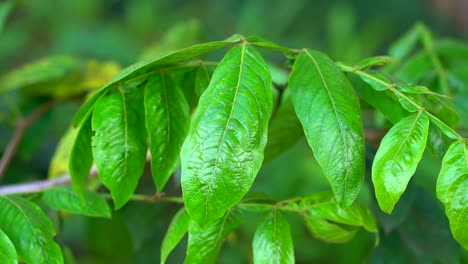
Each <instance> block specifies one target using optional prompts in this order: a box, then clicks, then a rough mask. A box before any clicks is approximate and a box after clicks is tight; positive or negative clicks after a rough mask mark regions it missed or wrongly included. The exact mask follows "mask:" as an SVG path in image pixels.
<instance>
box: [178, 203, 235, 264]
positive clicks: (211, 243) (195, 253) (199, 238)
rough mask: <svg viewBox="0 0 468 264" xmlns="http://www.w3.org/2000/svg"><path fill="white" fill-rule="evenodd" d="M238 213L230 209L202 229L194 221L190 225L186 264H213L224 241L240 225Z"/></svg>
mask: <svg viewBox="0 0 468 264" xmlns="http://www.w3.org/2000/svg"><path fill="white" fill-rule="evenodd" d="M242 221H243V218H242V215H241V214H240V212H239V211H237V210H235V209H230V210H228V211H227V213H226V215H225V216H224V217H222V218H220V219H218V220H216V221H215V222H213V223H212V224H211V225H209V226H207V227H206V228H204V229H202V228H200V227H199V226H198V224H197V223H196V222H194V221H192V222H191V223H190V227H189V235H188V245H187V256H186V258H185V263H186V264H191V263H205V264H210V263H215V262H216V258H217V256H218V254H219V251H220V250H221V246H222V244H223V241H224V239H225V238H226V237H227V236H228V235H229V234H230V233H231V232H232V231H234V230H235V229H237V227H239V226H240V224H241V223H242Z"/></svg>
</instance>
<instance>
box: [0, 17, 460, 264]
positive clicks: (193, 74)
mask: <svg viewBox="0 0 468 264" xmlns="http://www.w3.org/2000/svg"><path fill="white" fill-rule="evenodd" d="M336 12H338V13H339V12H342V11H340V10H338V11H336ZM337 27H338V26H337ZM168 39H170V38H168ZM168 42H169V43H170V41H168ZM418 43H419V45H418ZM168 45H170V44H168ZM166 49H167V48H162V51H158V50H152V51H150V52H148V54H146V55H145V56H144V59H143V60H142V61H141V62H137V63H135V64H133V65H130V66H128V67H127V68H125V69H123V70H122V71H119V72H118V70H119V67H118V66H117V65H115V64H113V63H109V62H101V61H84V60H80V59H77V58H73V57H52V58H48V59H44V60H40V61H38V62H35V63H32V64H29V65H26V66H24V67H21V68H19V69H15V70H13V71H11V72H10V73H7V74H6V75H5V76H3V77H2V79H1V83H0V92H1V93H2V94H14V93H17V92H19V94H20V97H24V98H28V97H29V98H31V97H32V98H36V97H37V98H42V100H45V101H46V100H61V101H72V100H75V98H82V97H86V102H84V104H83V105H82V106H81V108H80V109H79V111H78V112H77V113H76V115H75V117H74V119H73V122H72V123H73V124H72V127H70V128H69V130H68V132H67V133H66V134H65V136H64V137H63V141H62V143H61V144H60V147H59V148H57V152H56V154H55V158H54V162H52V163H51V167H50V171H51V178H53V177H56V176H58V175H60V174H61V173H69V174H70V176H71V182H72V185H73V188H69V187H65V186H59V187H55V186H54V188H46V190H43V189H41V190H33V191H32V192H36V193H35V194H29V193H27V192H25V193H23V192H20V193H19V194H20V195H18V194H16V195H1V196H0V197H1V199H0V203H1V206H0V211H2V212H3V213H1V214H0V248H1V250H0V257H3V259H2V261H3V260H4V261H5V262H6V261H7V260H8V261H13V262H15V261H16V259H15V257H16V256H17V255H18V256H19V259H20V260H22V261H24V262H26V263H36V262H41V263H63V262H64V261H65V260H64V259H68V258H71V257H70V254H69V253H67V252H69V251H68V250H67V249H66V248H65V247H64V245H65V243H64V244H63V245H62V244H61V243H58V241H57V242H56V241H54V239H53V237H54V236H55V235H56V231H55V230H56V228H55V227H54V224H57V223H55V222H52V221H51V219H49V218H48V217H47V215H46V214H45V211H47V212H57V211H58V212H61V214H60V216H58V218H62V217H64V218H66V217H67V216H68V215H69V214H80V215H84V216H87V217H102V218H110V217H112V220H107V219H94V218H93V219H88V218H83V219H86V220H84V221H88V224H89V225H90V226H91V227H90V230H94V231H95V232H102V236H100V237H101V239H104V238H102V237H105V239H109V240H111V243H119V242H120V241H126V243H128V244H119V245H117V244H112V245H111V246H110V248H107V247H106V246H105V245H104V244H105V243H107V242H103V241H94V242H93V244H92V248H91V249H90V250H91V251H92V250H94V251H96V252H97V253H96V255H102V256H107V257H110V258H112V257H114V258H116V259H120V260H121V261H122V260H123V261H124V262H125V261H127V260H128V261H130V259H131V257H132V256H131V255H132V253H131V251H132V248H133V247H136V248H142V247H144V245H141V244H140V245H132V240H131V238H135V237H138V238H142V239H140V240H139V241H144V240H145V239H148V238H147V236H149V235H154V234H148V232H147V230H146V229H144V228H145V225H141V226H140V225H139V223H141V222H144V221H154V219H156V218H158V217H160V216H167V215H168V213H167V212H172V211H174V210H172V211H171V208H170V207H167V208H163V209H159V210H165V213H164V214H162V213H161V212H158V211H157V210H152V213H151V214H147V215H146V216H141V217H140V215H136V214H134V213H132V210H133V209H132V208H133V207H131V206H128V204H132V203H133V202H150V203H153V202H169V203H174V204H176V205H178V207H176V208H177V213H175V212H174V218H173V219H172V222H171V223H170V225H169V227H168V228H167V232H165V236H164V238H162V237H161V238H162V245H161V256H160V259H161V262H162V263H164V262H170V259H171V257H174V256H171V252H172V251H176V250H177V249H180V246H178V244H179V243H180V242H181V241H184V240H183V237H184V236H185V235H186V234H188V240H187V242H186V257H185V262H186V263H215V262H216V261H217V259H218V257H220V258H222V257H223V256H222V253H220V252H222V249H223V243H224V241H228V242H229V241H233V240H234V241H235V240H236V239H240V238H238V237H237V236H239V237H240V236H242V235H245V234H243V233H244V232H245V229H242V228H244V226H248V225H249V223H250V222H251V221H250V219H257V220H258V221H254V222H255V226H254V228H255V231H254V232H251V233H250V234H251V235H252V236H253V237H248V238H249V239H251V241H252V245H251V247H248V249H247V251H248V252H249V253H248V254H249V256H251V258H252V261H254V262H255V263H294V261H295V259H297V258H296V257H295V255H296V254H295V249H294V247H295V246H297V245H298V244H301V243H307V242H305V241H299V242H298V241H297V240H296V238H297V237H298V235H297V234H295V233H294V230H295V229H293V228H291V226H294V225H296V224H297V223H298V221H297V218H299V219H300V221H301V222H302V223H301V226H303V228H304V229H307V230H308V233H309V236H311V237H313V238H315V239H317V240H320V241H322V242H326V243H353V241H352V240H353V238H355V237H356V236H357V237H358V238H356V239H359V237H360V238H361V239H362V237H364V239H365V240H366V241H367V240H369V241H371V240H373V241H374V243H373V244H375V246H376V247H377V248H376V249H375V251H374V254H375V255H372V256H371V258H373V259H374V260H376V259H377V260H378V259H379V258H384V259H385V258H386V254H388V253H385V252H384V253H381V254H379V255H377V253H375V252H379V251H385V250H388V248H391V247H390V246H388V245H389V244H392V243H397V242H398V240H399V239H401V240H404V233H402V231H397V232H393V231H394V230H399V228H402V229H403V228H407V229H409V228H414V229H417V226H416V227H415V226H412V225H411V224H410V223H407V224H405V223H406V222H407V221H409V220H408V219H409V216H408V215H410V214H411V210H410V207H411V206H413V204H415V205H414V207H415V208H420V207H422V205H421V204H423V205H430V204H434V201H431V199H430V198H427V201H429V202H427V203H425V201H414V199H415V198H414V193H415V192H418V191H415V189H416V187H412V184H413V183H412V177H413V176H414V175H415V173H416V174H417V170H418V164H420V162H421V160H422V159H424V157H423V156H424V152H425V150H426V149H428V150H429V151H430V152H431V153H432V155H433V157H434V159H439V160H442V161H441V162H440V161H438V163H439V164H441V169H440V174H439V176H438V178H437V183H436V184H435V189H436V193H437V198H438V199H439V200H440V201H441V202H442V203H443V205H444V208H445V213H446V216H447V218H448V220H449V226H450V230H451V232H452V235H453V238H454V239H455V240H456V241H457V242H458V243H459V244H460V245H461V246H462V247H464V248H465V249H466V248H468V238H467V234H468V219H467V218H466V213H465V212H466V210H467V207H468V202H467V201H468V196H467V195H468V177H467V175H468V145H467V144H468V139H467V138H466V136H467V135H466V129H467V124H468V123H466V122H464V121H463V120H465V119H466V115H467V113H468V111H467V110H468V109H467V108H466V103H465V102H466V99H467V95H468V93H467V91H468V89H467V85H468V82H467V80H466V76H465V72H464V71H462V70H460V68H462V69H465V68H466V65H468V47H467V46H466V45H465V44H464V43H461V42H457V41H455V40H445V39H442V40H438V39H435V38H434V36H433V35H432V33H431V32H430V31H429V30H428V29H427V28H426V27H425V26H424V25H422V24H417V25H416V26H415V27H413V28H412V29H411V30H410V31H409V32H408V33H407V34H405V35H404V36H403V37H402V38H401V39H399V40H398V41H397V42H395V43H394V44H393V45H392V46H391V47H390V50H389V56H377V57H370V58H365V59H363V60H361V61H359V62H357V63H356V64H355V65H349V64H347V63H343V62H336V61H334V60H332V59H331V58H330V57H329V56H328V55H327V54H325V53H323V52H321V51H317V50H311V49H300V50H299V49H291V48H288V47H284V46H281V45H279V44H276V43H272V42H269V41H267V40H264V39H262V38H258V37H247V38H246V37H244V36H241V35H233V36H232V37H230V38H228V39H225V40H222V41H214V42H207V43H203V44H197V45H193V46H190V47H187V48H182V49H180V50H176V51H172V50H171V51H170V52H168V53H167V50H166ZM226 49H228V51H227V52H226V53H225V54H224V56H223V58H222V59H221V60H205V59H204V58H206V57H207V56H209V54H212V53H216V52H220V51H225V50H226ZM270 51H274V52H279V53H280V54H282V55H283V60H284V61H285V62H287V63H285V65H287V67H284V66H272V65H273V63H270V62H269V61H268V60H265V59H264V58H263V56H264V55H263V54H264V53H267V52H270ZM151 54H153V55H151ZM111 77H112V78H111ZM107 80H109V81H108V82H107V83H105V82H106V81H107ZM286 80H287V81H286ZM101 87H102V88H101ZM98 88H100V89H99V90H98ZM369 113H371V117H372V118H371V120H370V121H369V120H366V119H365V118H364V116H365V115H368V114H369ZM460 120H461V121H460ZM369 123H370V124H369ZM372 126H374V127H378V128H383V129H389V130H388V132H386V133H385V136H384V137H383V139H382V140H381V142H379V143H378V144H376V145H375V144H373V142H372V141H371V140H370V139H368V138H366V133H365V131H366V129H369V128H371V127H372ZM303 136H305V139H306V141H307V143H308V144H309V146H310V149H311V150H312V153H313V155H314V158H315V159H316V161H317V164H318V167H319V168H316V171H317V172H318V173H319V174H320V173H322V172H323V175H324V178H326V180H327V181H328V183H329V185H328V186H327V189H331V191H325V192H314V193H306V194H299V193H298V194H296V196H297V197H285V199H277V198H276V197H269V196H268V195H266V194H258V192H256V191H255V190H256V188H258V187H256V186H255V183H254V180H255V179H256V177H257V175H259V173H260V174H261V170H262V169H263V170H267V169H268V166H269V165H270V164H271V163H274V162H275V160H278V159H281V158H284V157H285V155H287V152H288V150H290V149H293V150H294V148H295V147H297V146H295V145H296V143H297V142H298V141H300V140H301V138H302V137H303ZM70 142H73V144H72V143H70ZM369 153H371V154H372V156H373V157H372V158H371V159H369V158H367V159H366V157H367V156H368V154H369ZM282 154H284V155H282ZM270 161H271V162H270ZM147 162H149V163H150V166H151V175H152V177H151V179H150V180H148V179H147V178H145V177H144V175H145V166H146V163H147ZM366 162H367V163H368V164H372V166H370V165H369V167H371V175H370V177H365V174H366V165H365V164H366ZM63 164H68V165H69V166H68V169H67V168H66V167H65V168H64V166H63ZM93 164H94V166H93ZM286 166H287V165H286ZM179 167H180V168H181V169H179ZM289 169H290V170H292V171H291V173H289V174H287V177H296V176H295V175H294V173H293V172H294V168H286V171H287V170H289ZM96 171H97V176H98V179H95V178H94V176H95V175H96ZM283 176H284V177H286V175H283ZM179 177H180V179H179ZM259 177H260V176H259ZM59 178H60V177H59ZM369 178H371V179H372V181H371V182H370V181H367V180H366V179H369ZM414 178H416V177H414ZM171 181H174V182H175V183H176V184H175V187H174V182H172V184H170V183H171ZM149 182H152V183H151V185H152V186H155V187H156V188H155V189H156V190H154V189H152V190H150V192H151V193H150V194H149V195H147V194H142V193H140V192H138V190H141V186H144V185H148V183H149ZM315 182H320V179H315V178H314V179H312V178H308V179H307V184H314V183H315ZM179 184H180V185H179ZM179 187H180V188H179ZM372 187H373V188H372ZM429 188H432V189H434V185H430V186H429ZM285 189H286V188H285ZM144 190H148V189H144ZM163 190H164V191H166V192H167V193H169V194H175V195H177V193H178V192H179V190H181V191H182V197H173V196H168V195H167V194H165V193H163V192H162V191H163ZM108 191H109V193H108ZM28 192H29V191H28ZM366 192H371V194H370V195H368V198H367V200H366V199H365V198H364V199H363V198H362V197H363V196H365V193H366ZM412 195H413V196H412ZM408 196H409V198H408ZM374 197H375V201H376V204H377V205H378V206H379V207H380V209H378V208H376V207H375V206H374V205H375V204H374V203H373V201H374ZM39 198H40V199H39ZM107 200H112V202H113V205H114V210H111V209H110V207H109V205H108V203H107ZM416 205H417V206H416ZM143 206H147V205H143ZM180 207H182V208H180ZM436 208H438V207H437V206H436ZM172 209H173V208H172ZM434 211H435V210H434ZM382 212H385V213H388V214H391V215H390V216H386V215H384V214H382ZM145 217H148V218H145ZM245 219H249V221H246V220H245ZM443 219H444V220H445V218H443ZM52 220H54V218H52ZM55 220H57V219H55ZM167 220H168V219H167ZM444 220H441V221H444ZM57 221H60V219H59V220H57ZM104 221H111V223H112V226H110V225H107V224H106V223H107V222H104ZM405 221H406V222H405ZM257 223H258V225H257ZM290 223H293V224H291V225H290ZM125 226H129V228H128V230H127V229H126V228H125ZM112 229H116V230H117V231H115V233H113V232H114V231H113V230H112ZM362 230H364V231H366V232H368V233H371V235H367V234H366V235H365V234H364V232H362ZM400 236H401V237H400ZM129 237H130V238H129ZM368 237H370V238H368ZM381 238H382V239H381ZM308 239H309V242H311V243H313V242H312V240H311V239H310V237H309V238H308ZM135 240H137V239H135ZM245 240H246V239H245V238H244V241H245ZM380 240H382V241H381V243H380V244H379V241H380ZM395 241H397V242H395ZM449 241H451V240H449ZM143 243H144V242H143ZM184 243H185V242H184ZM182 244H183V243H182ZM449 244H450V243H449ZM59 245H60V246H59ZM114 245H115V246H116V247H119V250H118V252H116V250H115V249H114V248H113V247H114ZM458 247H459V246H456V245H455V246H453V248H455V249H458ZM120 249H121V250H120ZM449 250H450V249H449ZM250 252H251V253H250ZM457 253H458V252H457ZM109 255H111V256H109ZM112 255H113V256H112ZM172 255H173V254H172ZM408 255H410V257H408V259H411V257H412V256H413V255H411V254H409V253H408ZM449 255H450V254H449ZM402 258H404V257H403V256H402ZM67 261H68V260H67ZM172 261H174V260H172Z"/></svg>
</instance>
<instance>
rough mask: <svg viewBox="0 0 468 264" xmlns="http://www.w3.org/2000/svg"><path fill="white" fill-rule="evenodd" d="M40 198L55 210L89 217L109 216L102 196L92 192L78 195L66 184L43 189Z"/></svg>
mask: <svg viewBox="0 0 468 264" xmlns="http://www.w3.org/2000/svg"><path fill="white" fill-rule="evenodd" d="M42 200H43V201H44V202H45V203H46V204H47V205H48V206H49V207H51V208H53V209H55V210H60V211H65V212H70V213H73V214H82V215H86V216H91V217H107V218H110V217H111V211H110V208H109V205H108V204H107V201H106V199H105V198H104V197H102V196H99V195H97V194H95V193H92V192H84V193H83V196H82V197H80V196H78V195H77V193H76V192H74V191H73V189H72V188H70V187H68V186H58V187H54V188H52V189H49V190H47V191H45V192H44V195H43V196H42Z"/></svg>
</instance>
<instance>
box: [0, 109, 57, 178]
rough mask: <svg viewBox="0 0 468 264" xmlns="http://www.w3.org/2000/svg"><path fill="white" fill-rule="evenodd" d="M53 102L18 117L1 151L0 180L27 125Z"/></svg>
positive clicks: (43, 112)
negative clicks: (10, 135)
mask: <svg viewBox="0 0 468 264" xmlns="http://www.w3.org/2000/svg"><path fill="white" fill-rule="evenodd" d="M54 104H55V102H54V101H49V102H46V103H44V104H42V105H41V106H39V107H38V108H37V109H36V110H34V111H33V112H32V113H31V114H30V115H29V116H27V117H25V118H20V119H19V120H18V122H17V123H16V130H15V132H14V134H13V137H12V138H11V140H10V142H8V145H7V147H6V149H5V152H3V156H2V159H1V160H0V180H1V179H2V178H3V176H4V175H5V171H6V170H7V168H8V165H9V164H10V162H11V160H12V159H13V157H14V156H15V154H16V150H17V149H18V146H19V144H20V142H21V139H23V136H24V134H25V133H26V130H27V129H28V127H29V126H30V125H31V124H33V123H34V122H36V121H37V120H38V119H39V118H40V117H41V116H42V115H44V114H45V113H46V112H47V111H48V110H49V109H50V108H52V107H53V106H54Z"/></svg>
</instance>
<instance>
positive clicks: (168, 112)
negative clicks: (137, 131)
mask: <svg viewBox="0 0 468 264" xmlns="http://www.w3.org/2000/svg"><path fill="white" fill-rule="evenodd" d="M144 104H145V121H146V129H147V131H148V135H149V147H150V152H151V171H152V174H153V179H154V182H155V183H156V187H157V188H158V191H159V192H160V191H162V189H163V188H164V186H165V185H166V182H167V180H168V179H169V177H170V176H171V174H172V173H174V172H175V171H176V170H177V168H178V167H179V153H180V148H181V147H182V143H183V141H184V139H185V136H186V135H187V130H188V127H189V124H190V117H189V106H188V103H187V101H186V100H185V97H184V93H183V92H182V91H181V90H180V87H178V86H177V85H176V84H175V82H174V80H173V79H172V77H171V76H169V75H166V74H163V73H160V74H156V75H153V76H152V77H150V78H149V79H148V80H147V82H146V86H145V102H144Z"/></svg>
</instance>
